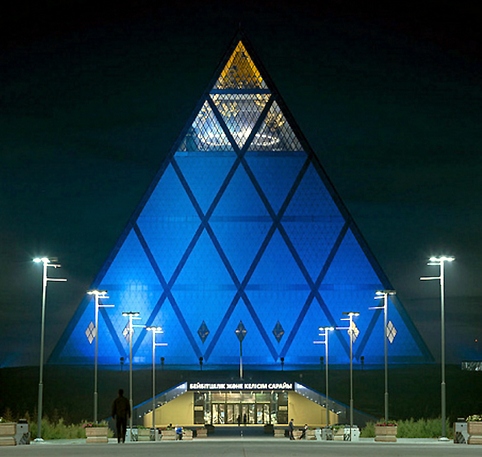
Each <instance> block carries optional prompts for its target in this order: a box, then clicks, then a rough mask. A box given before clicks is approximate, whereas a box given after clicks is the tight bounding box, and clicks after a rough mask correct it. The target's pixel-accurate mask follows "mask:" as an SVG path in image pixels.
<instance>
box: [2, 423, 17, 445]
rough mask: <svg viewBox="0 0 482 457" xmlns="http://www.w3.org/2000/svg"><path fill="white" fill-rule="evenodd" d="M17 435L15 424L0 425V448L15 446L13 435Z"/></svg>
mask: <svg viewBox="0 0 482 457" xmlns="http://www.w3.org/2000/svg"><path fill="white" fill-rule="evenodd" d="M16 433H17V424H16V423H15V422H1V423H0V446H15V445H16V444H17V441H16V440H15V434H16Z"/></svg>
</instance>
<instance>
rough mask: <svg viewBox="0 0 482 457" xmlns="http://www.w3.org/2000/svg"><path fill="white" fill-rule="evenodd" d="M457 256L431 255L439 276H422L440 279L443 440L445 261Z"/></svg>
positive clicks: (444, 407) (443, 414) (443, 432)
mask: <svg viewBox="0 0 482 457" xmlns="http://www.w3.org/2000/svg"><path fill="white" fill-rule="evenodd" d="M454 260H455V257H451V256H439V257H430V259H429V262H428V263H427V265H437V266H439V267H440V275H439V276H422V277H421V278H420V280H421V281H431V280H434V279H436V280H438V281H439V282H440V316H441V319H440V326H441V346H442V348H441V365H442V381H441V389H440V390H441V400H442V436H441V437H440V440H441V441H446V440H448V438H447V436H446V435H447V433H446V424H445V422H446V401H445V400H446V395H445V387H446V386H445V262H453V261H454Z"/></svg>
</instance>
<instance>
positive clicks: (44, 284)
mask: <svg viewBox="0 0 482 457" xmlns="http://www.w3.org/2000/svg"><path fill="white" fill-rule="evenodd" d="M33 261H34V262H35V263H42V265H43V274H42V319H41V326H40V380H39V384H38V407H37V408H38V418H37V438H35V441H43V439H42V401H43V389H44V386H43V376H44V341H45V302H46V299H47V283H48V281H67V280H66V279H63V278H49V277H48V274H47V273H48V272H47V269H48V267H52V268H60V264H58V263H50V261H52V262H57V259H56V258H52V259H49V258H48V257H41V258H40V257H36V258H35V259H33Z"/></svg>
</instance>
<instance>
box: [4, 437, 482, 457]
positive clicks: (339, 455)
mask: <svg viewBox="0 0 482 457" xmlns="http://www.w3.org/2000/svg"><path fill="white" fill-rule="evenodd" d="M481 452H482V447H481V446H477V445H467V444H454V443H453V441H445V442H441V441H438V440H435V439H404V438H401V439H399V440H398V441H397V442H396V443H375V442H374V440H373V438H362V439H360V441H359V442H353V443H351V442H344V441H304V440H303V441H290V440H288V439H276V438H272V437H258V438H250V437H246V438H241V437H229V438H215V437H209V438H207V439H197V440H196V439H195V440H193V441H165V442H163V441H159V442H133V443H125V444H117V441H116V440H115V439H110V440H109V443H108V444H87V443H86V442H85V440H84V439H81V440H52V441H44V442H41V443H36V442H32V443H31V444H29V445H21V446H8V447H7V446H5V447H2V448H1V449H0V456H1V457H10V456H34V457H47V456H49V457H50V456H54V457H55V456H62V457H63V456H69V457H97V456H99V457H119V456H124V455H125V456H132V455H134V456H136V457H137V456H139V457H150V456H162V457H199V456H203V455H206V456H209V457H218V456H224V457H259V456H266V457H288V456H296V457H298V456H300V457H305V456H323V457H348V456H349V457H353V456H356V457H377V456H383V457H385V456H401V457H422V456H423V457H457V456H469V457H470V456H479V457H480V455H481Z"/></svg>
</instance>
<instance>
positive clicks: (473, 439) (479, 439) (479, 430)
mask: <svg viewBox="0 0 482 457" xmlns="http://www.w3.org/2000/svg"><path fill="white" fill-rule="evenodd" d="M467 433H468V434H469V439H468V441H467V443H468V444H482V421H477V422H467Z"/></svg>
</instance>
